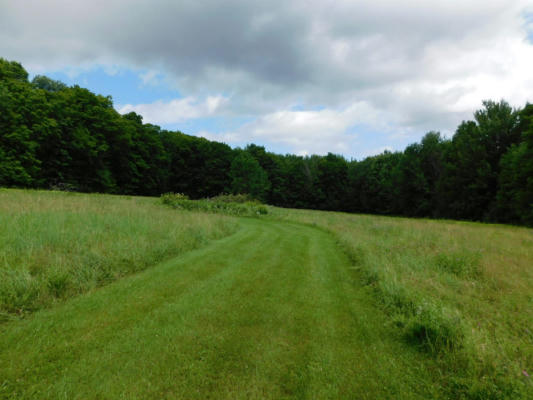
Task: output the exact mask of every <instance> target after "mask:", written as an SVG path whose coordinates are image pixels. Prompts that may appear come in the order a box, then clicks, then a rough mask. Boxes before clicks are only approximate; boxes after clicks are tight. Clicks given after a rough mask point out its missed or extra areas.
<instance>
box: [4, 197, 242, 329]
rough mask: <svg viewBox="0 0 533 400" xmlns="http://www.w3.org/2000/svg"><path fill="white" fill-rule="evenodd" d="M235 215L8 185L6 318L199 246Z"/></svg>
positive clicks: (231, 224)
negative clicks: (196, 211) (207, 212)
mask: <svg viewBox="0 0 533 400" xmlns="http://www.w3.org/2000/svg"><path fill="white" fill-rule="evenodd" d="M237 225H238V224H237V222H236V220H234V219H231V218H230V217H226V216H222V215H210V216H207V215H205V214H200V213H186V214H177V213H176V212H173V211H172V210H170V209H167V208H164V207H161V206H160V204H159V200H158V199H156V198H148V197H144V198H143V197H127V196H108V195H98V194H93V195H85V194H77V193H68V192H53V191H52V192H50V191H26V190H5V189H4V190H0V238H1V240H0V320H2V319H10V318H14V317H17V316H20V315H23V314H26V313H28V312H32V311H35V310H37V309H39V308H42V307H46V306H49V305H51V304H53V303H56V302H58V301H62V300H64V299H66V298H69V297H72V296H75V295H77V294H80V293H83V292H86V291H88V290H91V289H93V288H96V287H99V286H102V285H104V284H106V283H109V282H112V281H114V280H116V279H118V278H120V277H123V276H125V275H129V274H131V273H133V272H137V271H140V270H143V269H144V268H146V267H148V266H150V265H154V264H157V263H158V262H161V261H163V260H165V259H167V258H169V257H173V256H176V255H178V254H181V253H183V252H185V251H188V250H191V249H194V248H198V247H200V246H203V245H205V244H207V243H208V242H209V241H210V240H213V239H217V238H220V237H223V236H226V235H228V234H230V233H232V232H234V231H235V230H236V229H237Z"/></svg>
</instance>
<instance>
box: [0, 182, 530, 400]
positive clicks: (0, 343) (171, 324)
mask: <svg viewBox="0 0 533 400" xmlns="http://www.w3.org/2000/svg"><path fill="white" fill-rule="evenodd" d="M0 246H1V248H0V251H1V253H0V260H1V265H0V273H1V274H2V279H1V280H0V304H1V308H0V310H1V312H2V316H3V322H2V323H1V324H0V398H6V399H8V398H9V399H13V398H15V399H18V398H20V399H33V398H40V399H63V398H64V399H73V398H80V399H107V398H109V399H116V398H128V399H137V398H138V399H151V398H153V399H162V398H167V399H181V398H183V399H195V398H197V399H205V398H217V399H218V398H227V399H235V398H260V399H263V398H272V399H279V398H316V399H327V398H332V399H338V398H357V399H359V398H361V399H365V398H367V399H377V398H379V399H381V398H390V399H417V398H419V399H427V398H471V399H475V398H477V399H488V398H494V399H505V398H510V399H514V398H518V399H520V398H523V399H527V398H531V395H532V393H533V384H532V382H531V379H530V378H529V374H530V373H531V372H532V370H533V333H532V331H533V327H532V326H531V325H532V323H531V321H533V311H532V310H533V290H532V289H533V269H532V266H533V231H532V230H530V229H524V228H516V227H510V226H497V225H483V224H474V223H460V222H453V221H429V220H413V219H401V218H387V217H376V216H366V215H347V214H342V213H325V212H318V211H303V210H285V209H278V208H273V207H268V214H266V215H260V216H258V217H254V218H250V217H236V216H226V215H221V214H216V213H208V214H207V213H200V212H191V211H187V210H180V209H173V208H171V207H168V206H167V205H164V204H162V202H161V201H160V200H159V199H154V198H137V197H132V198H126V197H120V196H105V195H81V194H72V193H58V192H32V191H14V190H2V191H0ZM119 278H120V279H119Z"/></svg>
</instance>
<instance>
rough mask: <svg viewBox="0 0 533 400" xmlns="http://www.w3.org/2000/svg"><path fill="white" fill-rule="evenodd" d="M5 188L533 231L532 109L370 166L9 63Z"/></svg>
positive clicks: (484, 111) (0, 111)
mask: <svg viewBox="0 0 533 400" xmlns="http://www.w3.org/2000/svg"><path fill="white" fill-rule="evenodd" d="M0 185H1V186H5V187H28V188H55V189H63V190H76V191H83V192H105V193H116V194H131V195H149V196H153V195H159V194H161V193H166V192H178V193H184V194H186V195H188V196H189V197H191V198H193V199H196V198H204V197H212V196H216V195H218V194H220V193H248V194H251V195H252V196H254V197H256V198H258V199H260V200H262V201H264V202H267V203H269V204H273V205H278V206H282V207H295V208H312V209H319V210H336V211H348V212H362V213H377V214H387V215H404V216H411V217H434V218H455V219H467V220H477V221H494V222H508V223H516V224H525V225H533V105H532V104H526V105H525V107H524V108H522V109H513V108H512V107H511V106H509V104H508V103H507V102H505V101H503V100H502V101H499V102H494V101H484V102H483V104H482V108H481V109H480V110H478V111H476V112H475V113H474V116H473V120H471V121H463V122H462V123H461V124H460V125H459V126H458V128H457V130H456V132H455V134H454V135H453V137H451V138H445V137H443V136H442V135H441V134H440V133H439V132H429V133H427V134H426V135H425V136H424V137H423V138H422V140H421V141H420V143H414V144H411V145H409V146H407V148H406V149H405V150H404V151H402V152H388V151H385V152H383V153H382V154H379V155H376V156H372V157H367V158H365V159H364V160H361V161H357V160H346V159H345V158H344V157H342V156H340V155H335V154H332V153H329V154H327V155H326V156H317V155H313V156H305V157H303V156H296V155H291V154H286V155H280V154H275V153H272V152H268V151H266V150H265V148H264V147H262V146H257V145H254V144H250V145H248V146H246V147H245V148H244V149H240V148H237V149H232V148H231V147H230V146H228V145H226V144H223V143H218V142H214V141H209V140H207V139H204V138H199V137H195V136H189V135H186V134H184V133H182V132H179V131H175V132H174V131H168V130H164V129H161V128H160V127H158V126H155V125H152V124H145V123H143V121H142V117H141V116H140V115H138V114H136V113H134V112H131V113H128V114H125V115H121V114H119V113H118V112H117V111H116V110H115V109H114V108H113V102H112V99H111V98H110V97H105V96H101V95H96V94H94V93H92V92H90V91H89V90H87V89H84V88H81V87H79V86H77V85H76V86H72V87H69V86H66V85H65V84H63V83H61V82H59V81H55V80H52V79H50V78H47V77H45V76H36V77H35V78H34V79H33V80H32V81H31V82H30V81H29V79H28V73H27V72H26V71H25V69H24V68H23V67H22V66H21V65H20V64H19V63H17V62H13V61H11V62H10V61H7V60H4V59H0Z"/></svg>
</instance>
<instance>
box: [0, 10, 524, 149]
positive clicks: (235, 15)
mask: <svg viewBox="0 0 533 400" xmlns="http://www.w3.org/2000/svg"><path fill="white" fill-rule="evenodd" d="M527 3H528V1H521V0H516V1H509V0H505V1H504V0H495V1H490V2H487V1H481V0H475V1H468V2H466V1H455V0H453V1H452V0H449V1H425V2H420V1H414V0H411V1H384V0H377V1H373V2H367V1H343V0H336V1H323V2H316V1H309V0H295V1H291V2H287V1H276V0H274V1H269V2H264V1H251V0H228V1H223V2H221V1H218V0H208V1H200V0H182V1H165V0H159V1H141V0H134V1H132V0H128V1H126V0H122V1H101V0H93V1H90V2H89V1H79V2H78V1H76V2H72V1H67V0H50V1H46V2H43V1H38V0H27V1H17V2H15V1H13V2H7V1H3V2H2V3H0V4H1V5H0V53H1V54H2V56H4V57H7V58H10V59H16V60H19V61H21V62H22V63H23V64H24V65H26V66H27V67H29V68H33V69H34V70H36V71H39V70H50V69H57V68H61V67H65V66H70V67H71V66H80V65H91V64H95V63H98V64H104V65H105V64H120V65H127V66H131V67H137V68H145V69H149V70H154V71H159V72H162V73H164V74H166V75H167V77H168V78H169V79H170V80H171V81H172V82H173V84H175V85H176V86H177V87H178V88H179V89H180V91H181V92H182V93H184V94H185V95H186V96H192V97H193V98H205V97H207V96H218V95H221V94H222V95H223V96H224V97H227V98H228V99H229V101H228V102H227V104H225V107H224V108H223V109H224V112H225V113H226V114H231V115H247V116H254V117H257V122H256V124H255V125H253V127H254V129H255V131H257V129H259V125H261V124H266V123H269V121H271V119H269V118H270V117H269V116H272V115H276V114H275V113H277V112H289V113H290V110H291V107H293V106H294V105H299V106H300V107H304V108H306V107H307V108H308V109H311V108H313V107H316V106H322V107H326V108H327V109H330V110H331V111H332V112H331V113H329V114H328V113H325V114H323V115H325V116H328V115H331V118H335V117H336V116H338V115H339V113H340V114H342V115H345V114H343V110H346V109H349V108H350V107H351V106H353V105H354V104H359V103H361V102H365V104H367V106H368V108H369V109H371V110H373V111H372V112H373V113H376V114H379V115H381V116H382V118H385V119H388V121H387V122H388V123H389V125H391V126H393V127H395V128H396V129H397V130H398V132H404V133H405V134H407V135H413V138H414V137H415V136H416V135H420V134H421V133H423V131H424V130H429V129H443V130H447V129H448V130H450V129H453V127H454V126H455V125H456V124H457V123H458V122H459V121H460V120H461V119H463V118H467V117H468V116H469V115H470V114H471V112H472V111H473V109H474V108H475V107H478V106H479V104H480V101H481V100H482V99H483V98H486V97H494V96H496V98H500V97H504V98H506V99H508V100H510V101H511V102H514V103H516V104H517V105H519V104H521V103H523V102H525V101H526V100H532V99H531V98H530V97H528V96H530V94H531V93H533V78H531V74H530V70H531V67H532V66H533V46H532V45H531V43H530V42H528V39H527V35H528V28H527V27H528V24H529V25H530V22H529V23H528V22H527V21H526V19H527V18H525V17H524V16H525V15H527V14H525V12H526V11H525V10H526V9H527V6H528V4H527ZM144 106H145V107H147V106H146V105H144ZM283 115H285V114H283ZM353 118H354V120H353V121H344V122H343V123H344V124H345V125H346V126H348V125H355V124H357V123H358V122H359V121H358V120H357V118H361V115H358V114H354V115H353ZM289 119H290V118H289V117H287V120H289ZM325 126H327V124H326V125H325ZM342 126H344V125H342ZM288 128H290V126H289V127H288ZM261 129H262V128H261ZM281 130H282V129H281V128H280V131H281ZM262 131H264V132H269V130H268V129H264V130H262ZM284 132H285V131H284ZM285 134H286V135H290V131H289V130H287V131H286V132H285ZM272 135H273V137H277V136H276V134H275V133H272ZM339 135H342V132H336V134H335V136H334V138H335V140H336V139H338V137H340V136H339ZM304 136H305V135H304ZM326 136H327V135H326ZM332 138H333V137H332ZM309 140H310V141H313V136H312V135H311V134H310V136H309ZM287 142H289V143H290V142H291V141H290V140H288V139H287ZM303 142H305V138H302V134H301V133H298V143H300V144H301V143H303ZM300 144H298V145H295V147H294V149H295V151H299V150H302V149H303V147H302V146H304V145H301V146H300ZM297 146H300V147H301V148H298V147H297ZM332 147H334V146H332Z"/></svg>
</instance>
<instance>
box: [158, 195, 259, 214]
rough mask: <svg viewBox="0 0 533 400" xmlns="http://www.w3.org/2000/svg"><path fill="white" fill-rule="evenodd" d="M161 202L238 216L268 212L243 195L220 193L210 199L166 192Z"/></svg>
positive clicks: (175, 206) (173, 205)
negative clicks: (193, 198) (196, 198)
mask: <svg viewBox="0 0 533 400" xmlns="http://www.w3.org/2000/svg"><path fill="white" fill-rule="evenodd" d="M161 202H162V203H163V204H166V205H168V206H171V207H172V208H175V209H179V210H187V211H199V212H207V213H215V214H226V215H232V216H238V217H255V216H260V215H265V214H268V209H267V208H266V206H264V205H263V204H261V203H259V202H257V201H252V200H250V199H249V198H248V197H247V196H244V195H220V196H217V197H213V198H210V199H202V200H190V199H189V198H188V197H187V196H185V195H183V194H180V193H167V194H164V195H162V196H161Z"/></svg>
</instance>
